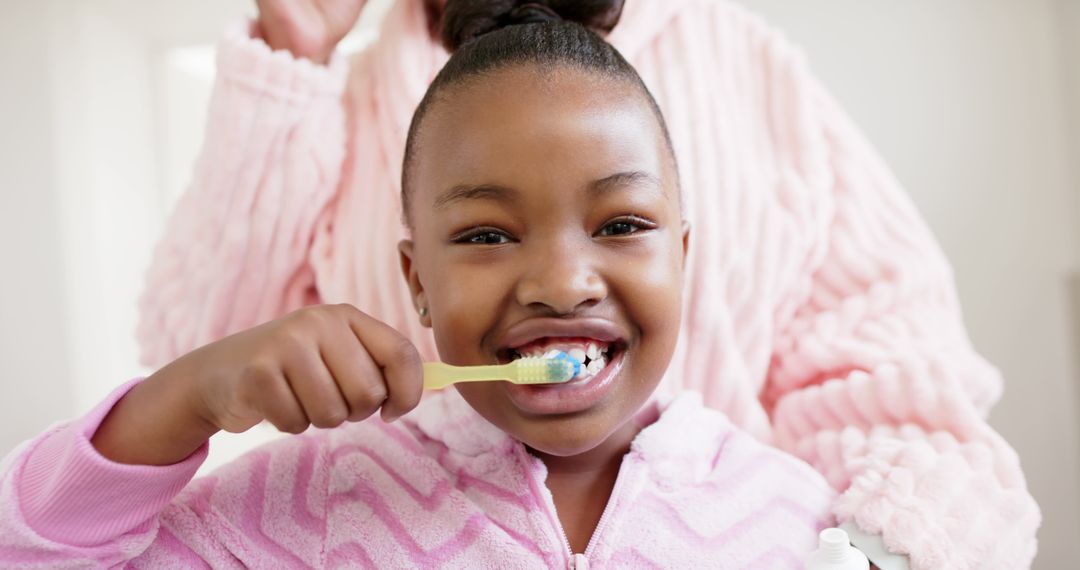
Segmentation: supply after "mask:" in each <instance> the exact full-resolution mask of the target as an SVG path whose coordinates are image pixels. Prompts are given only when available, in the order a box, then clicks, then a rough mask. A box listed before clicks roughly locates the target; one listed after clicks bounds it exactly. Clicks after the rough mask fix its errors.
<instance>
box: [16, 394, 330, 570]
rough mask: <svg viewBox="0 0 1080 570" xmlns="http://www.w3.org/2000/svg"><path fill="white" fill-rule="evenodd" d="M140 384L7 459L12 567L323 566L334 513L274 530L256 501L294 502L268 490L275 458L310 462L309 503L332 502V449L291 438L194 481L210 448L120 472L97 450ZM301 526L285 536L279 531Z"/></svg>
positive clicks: (291, 518) (275, 488) (276, 488)
mask: <svg viewBox="0 0 1080 570" xmlns="http://www.w3.org/2000/svg"><path fill="white" fill-rule="evenodd" d="M136 384H137V383H136V382H131V383H128V384H126V385H124V386H122V387H121V388H119V389H118V390H116V391H115V392H114V393H113V394H112V395H111V396H110V397H109V398H108V399H106V401H104V402H102V403H101V404H100V405H99V406H98V407H97V408H95V409H94V410H93V411H91V412H90V413H89V414H87V415H86V416H85V417H83V418H81V419H79V420H76V421H74V422H72V423H69V424H65V425H61V426H58V427H55V428H53V429H52V430H50V431H49V432H47V433H45V434H43V435H41V436H40V437H38V438H36V439H34V440H31V441H29V442H27V443H26V444H24V445H23V446H22V447H21V448H20V449H19V450H16V451H15V452H14V453H12V454H11V455H10V456H9V457H8V458H6V459H5V460H4V463H3V467H2V468H0V567H3V568H30V567H33V568H43V567H44V568H105V567H110V568H111V567H116V566H121V565H123V566H124V567H134V568H204V567H211V566H212V567H214V568H244V567H260V566H261V567H267V568H274V567H277V568H285V567H296V566H298V564H297V562H296V561H297V560H304V561H306V562H305V564H310V565H314V566H316V567H320V565H319V563H318V562H316V561H319V560H321V557H322V556H323V554H322V550H323V542H324V540H325V523H324V522H323V521H325V516H326V513H325V511H318V510H316V511H312V510H307V511H305V512H302V513H298V512H292V513H290V514H289V515H288V516H283V517H282V519H283V520H282V521H276V522H274V523H273V524H269V525H265V524H263V523H262V522H260V520H259V517H257V516H255V517H254V518H253V516H252V513H257V512H261V511H262V509H263V508H265V502H261V501H259V500H258V499H257V498H256V496H255V495H254V494H253V493H254V492H255V491H259V492H260V493H265V495H266V497H270V495H271V494H272V493H281V492H282V489H281V488H280V484H278V483H276V482H273V481H264V480H260V479H259V474H260V473H261V472H263V471H265V470H266V469H267V466H268V465H269V464H270V458H272V457H277V458H278V459H277V461H278V462H281V461H287V462H289V464H290V465H295V464H298V463H300V462H304V468H305V469H307V472H309V473H310V475H309V478H308V479H307V480H306V481H305V483H306V485H305V486H304V489H303V491H304V494H305V496H307V497H311V498H313V499H314V500H315V503H316V504H325V503H326V501H325V500H323V499H322V497H325V494H326V493H327V492H328V486H327V483H328V481H329V478H328V467H327V465H328V463H329V462H328V460H327V458H326V457H325V450H324V448H323V447H322V446H321V445H320V443H319V441H320V440H318V439H317V438H315V437H309V436H297V437H293V438H285V439H281V440H278V441H276V442H274V443H272V444H269V445H267V446H265V447H262V448H260V449H258V450H255V451H253V452H251V453H249V454H248V455H245V456H244V457H242V458H240V459H238V460H236V461H234V462H232V463H230V464H229V465H227V466H225V467H223V468H221V469H220V470H218V471H216V472H215V473H214V474H213V475H210V476H208V477H203V478H200V479H196V480H194V481H191V478H192V477H193V476H194V474H195V471H196V470H197V469H198V467H199V465H200V464H201V463H202V462H203V460H204V459H205V458H206V452H207V448H206V446H203V447H202V448H200V449H199V450H198V451H196V452H195V453H194V454H192V455H191V456H190V457H188V458H186V459H184V460H183V461H181V462H179V463H176V464H174V465H168V466H146V465H126V464H121V463H116V462H114V461H112V460H110V459H108V458H107V457H105V456H104V455H102V454H101V453H99V452H98V451H96V450H95V448H94V447H93V445H91V439H92V436H93V434H94V431H95V429H96V428H97V426H98V425H99V424H100V423H101V421H102V419H103V418H104V417H105V416H106V415H107V414H108V413H109V412H110V410H111V409H112V408H113V407H114V406H115V404H116V403H117V401H119V400H120V399H121V398H122V397H124V396H125V395H126V394H128V393H129V392H130V390H131V389H132V388H133V387H134V386H135V385H136ZM283 457H284V458H287V459H284V460H283V459H281V458H283ZM280 469H281V468H280V467H277V468H275V470H274V472H275V473H276V472H277V471H278V470H280ZM290 525H293V528H289V529H288V530H287V531H286V532H285V534H280V535H275V534H274V532H273V531H274V530H275V529H280V528H284V527H288V526H290ZM252 545H257V546H256V547H254V548H253V547H252Z"/></svg>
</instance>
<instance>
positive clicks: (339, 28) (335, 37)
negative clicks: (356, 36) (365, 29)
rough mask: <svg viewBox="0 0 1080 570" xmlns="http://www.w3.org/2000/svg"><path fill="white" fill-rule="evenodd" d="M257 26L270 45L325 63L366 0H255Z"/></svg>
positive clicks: (354, 20)
mask: <svg viewBox="0 0 1080 570" xmlns="http://www.w3.org/2000/svg"><path fill="white" fill-rule="evenodd" d="M255 3H256V4H257V5H258V7H259V19H258V27H259V32H260V33H261V35H262V38H263V40H265V41H266V43H267V44H269V45H270V47H271V48H273V49H276V50H277V49H284V50H289V51H290V52H292V54H293V55H295V56H296V57H302V58H307V59H310V60H311V61H314V62H315V63H319V64H325V63H326V62H327V61H329V59H330V54H332V53H333V52H334V48H335V47H337V44H338V42H340V41H341V39H342V38H344V37H345V35H346V34H348V33H349V31H350V30H352V28H353V26H355V25H356V21H357V20H359V19H360V12H361V11H362V10H363V9H364V5H365V4H366V0H255Z"/></svg>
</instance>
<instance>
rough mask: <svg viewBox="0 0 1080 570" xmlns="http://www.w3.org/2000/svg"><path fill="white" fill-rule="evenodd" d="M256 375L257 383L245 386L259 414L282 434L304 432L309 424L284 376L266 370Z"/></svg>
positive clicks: (249, 383)
mask: <svg viewBox="0 0 1080 570" xmlns="http://www.w3.org/2000/svg"><path fill="white" fill-rule="evenodd" d="M258 374H259V378H258V380H257V381H252V382H248V383H247V384H246V385H247V386H248V387H249V388H248V389H250V390H253V391H254V392H255V393H254V394H252V395H251V396H250V398H251V401H253V402H256V407H257V408H258V410H259V413H261V414H262V416H263V417H264V418H266V421H268V422H270V423H271V424H274V427H276V428H277V429H279V430H281V431H283V432H286V433H293V434H296V433H301V432H303V431H304V430H306V429H307V427H308V424H310V423H311V422H310V421H308V417H307V414H305V413H304V409H303V407H301V406H300V402H299V401H298V400H297V399H296V395H295V394H293V391H292V388H291V387H290V386H289V382H288V380H287V379H286V378H285V375H284V374H283V373H281V372H276V373H275V372H270V371H268V369H263V370H261V371H260V372H259V373H258Z"/></svg>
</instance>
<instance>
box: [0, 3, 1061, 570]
mask: <svg viewBox="0 0 1080 570" xmlns="http://www.w3.org/2000/svg"><path fill="white" fill-rule="evenodd" d="M637 1H646V0H637ZM648 1H659V0H648ZM735 1H738V2H740V3H742V4H744V5H746V6H748V7H749V8H751V9H753V10H755V11H757V12H759V13H761V14H762V15H764V16H765V17H766V19H767V20H769V21H770V22H772V23H773V24H774V25H776V26H778V27H779V28H781V29H783V30H785V31H786V33H787V34H788V35H789V36H790V37H791V38H792V39H793V40H794V41H795V42H797V43H799V44H801V45H802V46H803V47H804V48H805V49H806V51H807V53H808V55H809V57H810V60H811V62H812V63H813V65H814V68H815V69H816V71H817V74H818V75H819V76H820V77H821V78H822V79H823V80H824V82H825V83H826V85H828V86H829V87H830V88H831V89H832V91H833V92H834V93H835V94H836V96H837V98H838V99H839V100H840V101H841V102H842V103H843V104H844V106H845V107H846V109H847V110H848V112H849V113H850V114H851V115H852V116H853V117H854V118H855V120H856V122H857V123H859V124H860V125H861V126H862V127H863V129H864V131H865V132H866V133H867V135H868V136H869V138H870V140H871V141H873V142H874V144H875V145H876V146H877V148H878V150H879V151H880V152H881V153H882V154H883V155H884V156H885V158H886V160H887V161H888V163H889V164H891V165H892V167H893V169H894V171H895V172H896V174H897V176H898V177H899V179H900V180H901V181H902V182H903V183H904V185H905V186H906V187H907V189H908V191H909V192H910V193H911V195H912V196H913V198H914V199H915V202H916V203H917V204H918V206H919V207H920V209H921V211H922V213H923V214H924V215H925V217H926V218H927V220H928V221H929V223H930V225H931V226H932V228H933V229H934V231H935V233H936V235H937V237H938V239H939V240H940V242H941V244H942V245H943V247H944V249H945V251H946V253H947V255H948V256H949V258H950V260H951V261H952V263H953V265H954V267H955V270H956V279H957V282H958V286H959V291H960V298H961V301H962V303H963V306H964V311H965V319H966V322H967V325H968V327H969V330H970V333H971V337H972V340H973V342H974V344H975V346H976V347H977V348H978V349H979V351H980V352H981V353H982V354H984V355H985V356H986V357H988V358H989V359H990V360H991V361H992V362H994V363H995V364H996V365H997V366H998V367H1000V368H1001V370H1002V371H1003V373H1004V375H1005V379H1006V385H1005V395H1004V398H1003V399H1002V401H1001V402H1000V403H999V404H998V406H997V407H996V408H995V409H994V411H993V414H992V416H991V423H992V424H993V426H994V427H995V428H996V429H998V430H999V431H1000V432H1001V433H1002V434H1003V435H1004V436H1005V437H1006V438H1007V439H1008V440H1009V441H1010V442H1011V443H1012V444H1013V446H1014V447H1016V449H1017V450H1018V451H1019V453H1020V456H1021V458H1022V460H1023V463H1024V469H1025V472H1026V474H1027V477H1028V483H1029V486H1030V488H1031V491H1032V493H1033V494H1034V495H1035V498H1036V499H1037V500H1038V501H1039V503H1040V505H1041V507H1042V509H1043V514H1044V521H1043V528H1042V530H1041V531H1040V534H1039V539H1040V553H1039V557H1038V558H1037V559H1036V563H1035V567H1036V568H1041V569H1056V568H1066V567H1072V568H1075V567H1077V565H1078V564H1080V562H1078V561H1080V418H1078V410H1080V340H1078V339H1080V335H1078V331H1080V271H1078V268H1080V226H1078V222H1080V0H906V1H903V2H899V1H896V0H891V1H889V0H801V1H799V2H791V1H790V0H735ZM387 4H388V2H387V1H386V0H371V5H370V6H369V7H368V11H367V12H366V13H365V16H364V18H363V20H362V22H361V25H360V26H359V27H358V29H357V30H356V32H354V34H353V35H352V36H350V37H349V38H348V39H347V41H346V45H345V49H346V50H347V51H353V50H357V49H360V48H362V47H363V45H364V44H365V43H366V42H368V41H370V40H371V38H372V37H373V33H374V32H373V24H374V23H376V22H377V20H378V19H379V17H380V16H381V14H382V12H383V11H384V8H385V6H386V5H387ZM253 14H254V3H253V2H252V1H251V0H187V1H185V2H165V1H161V0H0V77H2V78H3V79H0V268H3V270H4V276H3V278H2V279H0V454H6V453H7V452H9V451H10V450H11V449H13V448H14V447H15V446H16V445H17V444H18V443H19V442H20V441H22V440H24V439H27V438H29V437H32V436H33V435H35V434H36V433H38V432H40V431H41V430H42V429H44V428H45V427H47V426H48V425H49V424H52V423H54V422H56V421H58V420H61V419H64V418H68V417H71V416H74V415H76V414H81V413H83V412H85V411H86V410H88V409H89V408H90V407H92V406H93V405H94V404H95V403H96V402H97V401H98V400H100V399H101V398H102V397H104V396H105V395H106V394H107V393H108V392H109V391H110V390H111V389H112V388H113V387H115V386H116V385H118V384H119V383H121V382H123V381H125V380H127V379H129V378H131V377H134V376H137V375H140V374H143V373H145V372H146V371H144V370H142V369H140V368H139V366H138V364H137V358H136V356H137V347H136V345H135V343H134V340H133V331H134V327H135V320H136V313H135V299H136V298H137V296H138V294H139V292H140V290H141V287H142V279H143V272H144V271H145V268H146V266H147V262H148V260H149V256H150V253H151V250H152V247H153V245H154V244H155V242H156V241H157V238H158V235H159V232H160V231H161V229H162V226H163V223H164V221H165V217H166V215H167V214H168V212H169V210H170V208H171V206H172V204H173V202H174V201H175V200H176V198H177V197H178V196H179V195H180V193H181V192H182V191H183V188H184V186H185V184H186V183H187V181H188V178H189V175H190V172H191V170H192V165H193V161H194V158H195V155H196V152H197V150H198V148H199V145H200V141H201V138H202V132H203V125H204V121H205V113H206V108H207V103H208V98H209V94H210V87H211V85H212V81H213V75H214V43H215V42H216V40H217V38H218V37H219V36H220V34H221V32H222V30H223V29H224V27H225V26H226V25H227V24H228V23H229V22H231V21H234V20H236V19H238V18H242V17H244V16H251V15H253ZM270 437H274V434H272V433H270V432H268V431H266V430H262V431H260V430H255V431H254V432H253V433H251V434H245V436H241V437H237V436H230V437H224V438H216V439H215V442H214V451H213V454H212V458H211V461H210V462H209V465H208V467H212V466H214V465H217V464H219V463H221V462H222V461H225V460H227V459H228V458H230V457H233V456H234V455H235V454H236V453H238V452H239V451H240V450H243V449H246V448H247V447H250V446H251V445H254V444H255V443H258V442H259V441H262V440H265V439H267V438H270Z"/></svg>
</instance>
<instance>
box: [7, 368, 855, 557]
mask: <svg viewBox="0 0 1080 570" xmlns="http://www.w3.org/2000/svg"><path fill="white" fill-rule="evenodd" d="M130 386H131V384H129V385H127V386H125V387H124V388H122V389H121V390H118V391H117V393H116V394H115V395H114V396H113V397H112V398H110V399H109V400H107V401H106V402H104V403H103V404H102V405H101V406H99V407H98V408H97V409H96V410H95V411H93V412H92V413H91V414H89V415H88V416H87V417H86V418H84V419H82V420H80V421H78V422H75V423H73V424H69V425H67V426H63V427H60V428H59V429H56V430H54V431H51V432H49V433H46V434H44V435H43V436H41V437H40V438H38V439H37V440H35V441H34V442H32V443H31V444H30V447H29V449H27V450H25V451H23V452H22V453H20V454H17V455H15V456H14V457H12V458H11V459H9V461H10V462H11V463H10V465H9V467H8V468H7V470H6V471H5V472H4V474H3V479H2V481H0V537H3V538H0V565H2V566H3V567H5V568H10V567H21V566H31V565H32V564H39V565H42V566H47V567H49V568H74V567H97V566H105V565H109V566H111V565H118V564H124V563H128V565H129V566H131V567H135V568H175V567H196V566H199V567H202V566H207V565H208V566H212V567H218V568H240V567H249V568H308V567H315V568H340V567H373V566H378V567H382V568H444V567H448V568H576V569H578V570H583V569H586V568H590V567H592V568H706V567H709V568H717V567H719V568H791V569H796V568H801V567H802V560H804V559H805V557H806V556H807V555H808V554H809V552H810V551H812V550H813V549H814V547H815V546H816V535H817V532H818V531H819V530H820V529H822V528H825V527H827V526H829V525H831V524H832V522H833V520H832V516H831V515H830V514H829V508H830V505H831V504H832V501H833V498H834V496H835V492H834V491H833V490H832V489H831V488H830V487H829V485H828V483H826V482H825V480H824V479H823V478H822V477H821V475H819V474H818V473H817V472H815V471H814V470H813V469H811V468H810V467H809V466H808V465H806V464H805V463H803V462H801V461H799V460H797V459H795V458H794V457H791V456H790V455H788V454H785V453H783V452H781V451H778V450H776V449H774V448H772V447H769V446H766V445H764V444H762V443H760V442H758V441H757V440H755V439H754V438H752V437H751V436H749V435H747V434H745V433H743V432H741V431H739V430H737V429H736V428H735V427H734V426H732V425H731V424H730V422H728V421H727V420H726V419H725V418H724V417H723V416H722V415H721V414H720V413H718V412H716V411H713V410H709V409H707V408H705V407H703V406H702V404H701V400H700V397H699V396H698V395H696V394H692V393H688V394H686V395H683V396H680V397H678V398H676V399H675V400H674V401H672V402H670V403H668V404H666V405H658V404H653V405H652V406H651V410H647V411H646V413H644V414H642V416H641V417H642V418H647V419H648V420H652V421H651V422H649V421H647V422H646V423H648V425H647V426H646V427H645V428H644V429H643V430H642V431H641V432H640V433H639V434H638V436H637V438H636V439H635V440H634V442H633V443H632V444H631V450H630V453H628V454H627V455H626V456H625V458H624V459H623V463H622V466H621V469H620V471H619V478H618V480H617V481H616V484H615V489H614V491H613V492H612V496H611V499H610V501H609V502H608V506H607V508H606V509H605V511H604V514H603V517H602V519H601V521H600V524H599V525H598V526H597V529H596V532H595V533H594V535H593V537H592V539H591V540H590V542H589V545H588V547H587V548H586V550H585V551H584V552H581V553H572V552H571V550H570V547H569V543H568V541H567V540H566V538H565V533H564V532H563V531H562V526H561V525H560V524H559V520H558V516H557V514H556V512H555V505H554V503H553V501H552V498H551V494H550V492H549V491H548V490H547V487H546V486H545V485H544V481H545V479H546V476H547V474H546V470H545V467H544V464H543V463H542V462H541V461H540V460H539V459H537V458H535V457H533V456H531V455H529V453H528V452H527V451H526V450H525V448H524V446H523V445H522V444H521V443H519V442H517V441H515V440H513V439H511V438H510V437H509V436H508V435H506V434H505V433H503V432H502V431H500V430H499V429H498V428H496V427H495V426H493V425H491V424H489V423H487V421H485V420H484V419H483V418H481V417H480V416H479V415H478V414H477V413H476V412H475V411H473V410H472V408H470V407H469V406H468V404H466V403H465V401H464V400H463V399H462V398H461V397H460V396H459V395H458V394H457V392H455V391H448V392H446V393H445V394H441V395H438V396H435V397H433V398H429V399H428V400H426V401H425V402H424V403H423V404H421V406H420V408H419V409H417V410H416V411H415V412H413V413H412V414H409V415H408V416H406V417H405V418H404V419H403V420H402V421H401V422H399V423H396V424H384V423H383V422H382V421H381V420H378V419H373V420H369V421H367V422H364V423H360V424H353V425H349V426H346V427H342V428H339V429H335V430H325V431H309V432H308V433H306V434H304V435H302V436H296V437H291V438H286V439H284V440H280V441H278V442H275V443H272V444H270V445H268V446H266V447H264V448H261V449H258V450H256V451H254V452H252V453H250V454H248V455H246V456H244V457H243V458H241V459H239V460H237V461H235V462H233V463H232V464H230V465H228V466H226V467H224V468H222V469H220V470H218V471H217V472H215V473H214V474H213V475H211V476H209V477H206V478H202V479H198V480H195V481H194V482H192V483H191V484H189V485H187V487H186V488H185V489H183V491H182V492H180V489H181V487H182V486H183V484H184V483H186V482H187V481H188V480H189V479H190V478H191V476H192V475H193V473H194V470H195V468H196V467H197V466H198V464H199V463H200V462H201V460H202V458H203V457H204V456H205V454H204V453H198V454H196V455H195V456H193V457H192V458H190V459H188V460H186V461H184V462H183V463H181V464H178V465H175V466H169V467H155V468H147V467H132V466H126V465H117V464H113V463H111V462H109V461H108V460H106V459H104V458H102V457H101V456H100V455H98V454H97V453H96V452H95V450H94V448H93V446H91V445H90V442H89V439H88V438H89V436H91V435H92V434H93V431H94V430H95V429H96V428H97V425H98V424H99V423H100V421H101V419H102V418H103V417H104V416H105V414H106V413H107V412H108V410H109V409H110V408H111V406H112V404H113V403H114V402H115V400H116V399H118V397H119V396H120V395H122V394H123V393H124V392H125V391H126V390H127V389H128V388H129V387H130ZM178 492H179V495H178V496H177V493H178ZM174 497H175V498H174ZM170 501H171V502H170Z"/></svg>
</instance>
